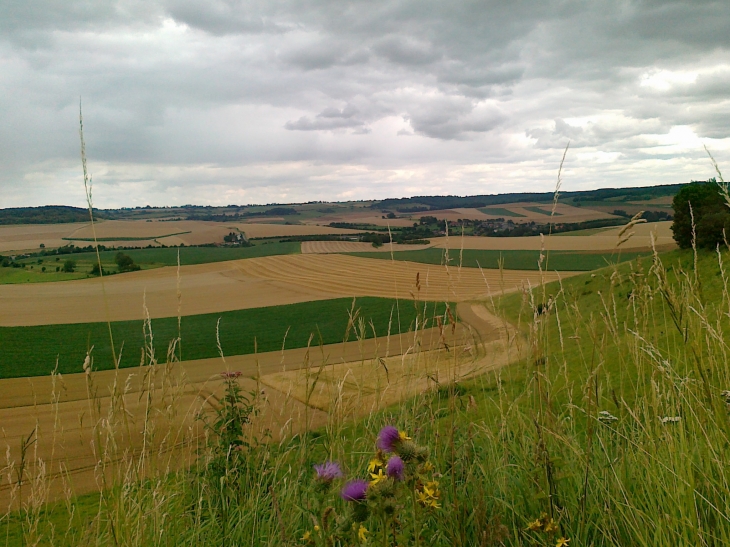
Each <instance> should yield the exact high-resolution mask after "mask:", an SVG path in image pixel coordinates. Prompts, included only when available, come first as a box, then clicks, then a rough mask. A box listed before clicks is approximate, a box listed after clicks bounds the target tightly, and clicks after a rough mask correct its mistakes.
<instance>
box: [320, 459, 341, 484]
mask: <svg viewBox="0 0 730 547" xmlns="http://www.w3.org/2000/svg"><path fill="white" fill-rule="evenodd" d="M314 470H315V471H316V472H317V480H320V481H322V482H332V481H333V480H335V479H341V478H342V476H343V475H342V469H340V464H339V463H337V462H324V463H323V464H320V465H315V466H314Z"/></svg>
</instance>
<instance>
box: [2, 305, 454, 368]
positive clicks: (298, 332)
mask: <svg viewBox="0 0 730 547" xmlns="http://www.w3.org/2000/svg"><path fill="white" fill-rule="evenodd" d="M351 306H352V299H350V298H340V299H334V300H322V301H315V302H304V303H300V304H291V305H286V306H272V307H266V308H254V309H247V310H237V311H229V312H222V313H212V314H204V315H191V316H185V317H183V318H182V320H181V337H182V340H183V344H182V348H183V349H182V358H183V359H186V360H189V359H203V358H206V357H215V356H217V355H218V350H217V347H216V324H217V322H218V319H219V318H220V342H221V347H222V348H223V352H224V354H226V355H242V354H249V353H253V352H254V343H256V344H257V347H258V351H259V352H265V351H275V350H279V349H281V347H282V342H283V340H284V338H285V335H286V349H290V348H298V347H304V346H306V344H307V341H308V340H309V336H310V334H312V333H314V335H315V338H314V343H315V344H317V343H319V337H320V336H321V339H322V342H323V343H325V344H333V343H336V342H341V341H342V340H343V338H344V336H345V331H346V329H347V324H348V319H349V316H348V310H349V309H350V307H351ZM395 306H396V301H395V300H392V299H387V298H358V299H357V301H356V304H355V307H356V309H358V308H359V309H360V316H361V317H364V318H365V320H366V322H367V323H369V322H370V320H372V322H373V325H374V327H375V331H376V332H377V333H378V335H381V334H382V335H385V334H387V330H388V324H389V322H390V320H391V310H393V309H394V307H395ZM444 310H445V305H444V304H438V305H436V304H429V309H428V311H427V314H428V315H430V314H431V312H434V311H435V312H436V313H438V314H442V313H443V312H444ZM397 316H398V315H397V314H395V313H394V314H393V317H397ZM415 317H416V312H415V309H414V307H413V305H412V304H411V303H407V304H401V305H400V320H401V327H400V329H399V328H398V325H397V321H395V320H394V321H393V326H392V327H391V330H392V332H393V333H396V332H402V331H406V330H408V329H409V328H410V327H411V323H412V322H413V321H414V319H415ZM287 330H288V331H289V332H288V334H287ZM112 332H113V333H114V343H115V346H116V349H117V351H119V349H120V348H121V347H122V344H124V350H123V352H122V360H121V366H122V367H129V366H135V365H138V364H139V362H140V349H141V348H142V347H143V345H144V335H143V323H142V321H118V322H114V323H112ZM152 332H153V335H154V346H155V349H156V351H157V357H158V359H160V360H163V361H164V359H165V355H166V352H167V347H168V343H169V341H170V340H172V339H173V338H175V337H177V334H178V328H177V318H176V317H169V318H162V319H153V320H152ZM367 336H368V337H371V336H372V330H370V329H368V332H367ZM92 346H93V347H94V349H93V354H92V355H93V356H94V363H95V367H97V368H99V369H105V368H111V366H112V362H113V360H112V358H111V348H110V343H109V332H108V327H107V324H106V323H80V324H69V325H42V326H33V327H0V347H2V348H3V351H2V352H0V378H11V377H20V376H39V375H44V374H49V373H50V372H51V371H52V370H53V368H54V366H55V363H56V359H58V371H59V372H61V373H64V374H68V373H73V372H81V366H82V363H83V361H84V357H85V355H86V350H87V348H90V347H92Z"/></svg>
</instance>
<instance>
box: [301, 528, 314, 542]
mask: <svg viewBox="0 0 730 547" xmlns="http://www.w3.org/2000/svg"><path fill="white" fill-rule="evenodd" d="M311 537H312V532H310V531H309V530H307V531H306V532H304V535H303V536H302V541H309V538H311Z"/></svg>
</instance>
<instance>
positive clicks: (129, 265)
mask: <svg viewBox="0 0 730 547" xmlns="http://www.w3.org/2000/svg"><path fill="white" fill-rule="evenodd" d="M114 262H116V263H117V268H119V272H120V273H121V272H136V271H137V270H139V269H140V266H139V264H135V263H134V260H133V259H132V257H131V256H129V255H127V254H124V253H123V252H121V251H120V252H118V253H117V254H116V256H115V257H114Z"/></svg>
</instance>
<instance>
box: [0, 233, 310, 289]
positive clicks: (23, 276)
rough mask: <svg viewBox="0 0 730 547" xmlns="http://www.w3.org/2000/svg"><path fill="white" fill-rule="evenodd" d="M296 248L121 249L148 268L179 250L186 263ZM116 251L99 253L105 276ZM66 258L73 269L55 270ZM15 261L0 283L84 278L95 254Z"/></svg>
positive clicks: (297, 246) (169, 261)
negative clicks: (67, 270) (70, 270)
mask: <svg viewBox="0 0 730 547" xmlns="http://www.w3.org/2000/svg"><path fill="white" fill-rule="evenodd" d="M300 250H301V243H299V242H298V241H290V242H283V243H282V242H279V241H277V240H273V241H272V240H265V241H256V242H254V245H253V247H165V248H162V247H152V248H147V249H128V250H123V251H122V252H123V253H124V254H127V255H129V256H131V257H132V260H134V262H135V263H136V264H138V265H139V266H140V267H141V268H142V269H143V270H148V269H151V268H159V267H161V266H176V265H177V256H178V252H179V253H180V265H181V266H188V265H192V264H205V263H208V262H224V261H226V260H239V259H243V258H257V257H261V256H273V255H284V254H298V253H299V252H300ZM118 252H119V251H117V250H114V251H102V252H100V253H99V256H100V257H101V263H102V267H103V268H104V272H107V273H105V275H113V274H116V273H117V265H116V264H115V262H114V257H115V255H116V254H117V253H118ZM38 260H41V262H38ZM66 260H73V261H75V262H76V266H75V267H74V272H64V271H58V272H57V271H56V268H59V269H61V270H62V269H63V263H64V262H65V261H66ZM17 262H18V263H19V264H22V265H23V268H11V267H8V268H0V284H10V283H47V282H50V281H70V280H73V279H84V278H87V277H90V272H91V269H92V268H93V267H94V265H95V264H96V262H97V257H96V253H95V252H93V251H90V252H84V253H73V254H64V255H46V256H44V257H42V258H40V259H38V258H37V257H33V258H25V259H20V260H18V261H17ZM43 268H45V271H43Z"/></svg>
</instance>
